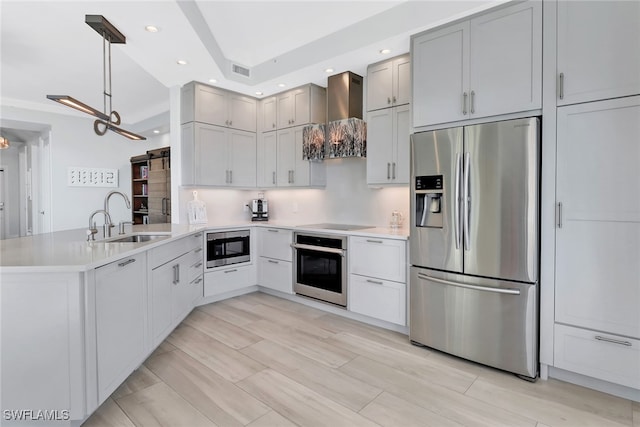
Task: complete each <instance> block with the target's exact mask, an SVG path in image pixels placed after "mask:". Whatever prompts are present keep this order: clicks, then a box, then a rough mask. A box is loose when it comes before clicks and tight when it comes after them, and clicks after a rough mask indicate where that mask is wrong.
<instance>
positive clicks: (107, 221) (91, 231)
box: [87, 209, 111, 242]
mask: <svg viewBox="0 0 640 427" xmlns="http://www.w3.org/2000/svg"><path fill="white" fill-rule="evenodd" d="M99 213H103V214H104V237H105V238H106V237H107V231H106V230H107V229H108V228H109V226H110V225H111V215H109V212H107V211H106V210H104V209H98V210H97V211H93V212H92V213H91V215H89V229H88V230H87V242H88V241H89V240H96V239H95V237H94V236H95V234H96V233H97V232H98V229H97V228H96V223H95V222H93V217H94V216H96V214H99Z"/></svg>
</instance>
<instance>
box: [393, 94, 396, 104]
mask: <svg viewBox="0 0 640 427" xmlns="http://www.w3.org/2000/svg"><path fill="white" fill-rule="evenodd" d="M393 103H394V104H395V103H396V97H395V96H394V97H393Z"/></svg>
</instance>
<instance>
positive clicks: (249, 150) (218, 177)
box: [182, 122, 256, 187]
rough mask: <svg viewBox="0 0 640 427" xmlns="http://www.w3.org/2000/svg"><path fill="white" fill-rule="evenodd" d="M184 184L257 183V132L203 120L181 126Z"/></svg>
mask: <svg viewBox="0 0 640 427" xmlns="http://www.w3.org/2000/svg"><path fill="white" fill-rule="evenodd" d="M182 137H183V139H182V149H183V151H182V166H183V168H182V169H183V184H184V185H203V186H205V185H211V186H226V187H255V186H256V134H255V133H253V132H245V131H240V130H235V129H228V128H224V127H221V126H213V125H208V124H203V123H197V122H195V123H187V124H185V125H183V126H182Z"/></svg>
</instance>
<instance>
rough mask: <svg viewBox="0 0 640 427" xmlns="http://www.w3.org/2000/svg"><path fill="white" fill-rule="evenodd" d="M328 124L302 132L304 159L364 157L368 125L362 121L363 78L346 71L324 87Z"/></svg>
mask: <svg viewBox="0 0 640 427" xmlns="http://www.w3.org/2000/svg"><path fill="white" fill-rule="evenodd" d="M327 86H328V87H327V110H328V111H327V120H328V122H329V123H328V124H327V125H326V126H325V125H324V124H320V125H310V126H306V127H305V128H304V129H303V156H304V158H305V159H306V160H321V159H323V158H330V159H331V158H342V157H366V155H367V125H366V123H365V122H364V120H362V86H363V79H362V76H359V75H357V74H354V73H352V72H350V71H345V72H343V73H341V74H336V75H333V76H330V77H329V79H328V84H327Z"/></svg>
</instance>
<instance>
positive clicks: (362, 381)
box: [83, 293, 640, 427]
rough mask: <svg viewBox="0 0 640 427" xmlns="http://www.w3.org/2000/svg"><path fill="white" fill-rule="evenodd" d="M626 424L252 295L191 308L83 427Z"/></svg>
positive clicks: (630, 421)
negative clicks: (177, 325)
mask: <svg viewBox="0 0 640 427" xmlns="http://www.w3.org/2000/svg"><path fill="white" fill-rule="evenodd" d="M296 425H298V426H331V427H337V426H378V425H379V426H394V427H395V426H402V427H404V426H461V425H462V426H487V427H495V426H532V427H545V426H550V427H554V426H567V427H571V426H580V427H582V426H594V427H595V426H597V427H601V426H618V427H620V426H628V427H629V426H630V427H640V404H639V403H635V402H632V401H629V400H625V399H621V398H617V397H613V396H610V395H607V394H604V393H599V392H596V391H593V390H590V389H586V388H582V387H579V386H575V385H572V384H568V383H564V382H561V381H556V380H549V381H538V382H537V383H534V384H531V383H528V382H525V381H523V380H520V379H518V378H516V377H515V376H513V375H511V374H507V373H504V372H501V371H497V370H494V369H491V368H487V367H483V366H480V365H477V364H474V363H470V362H467V361H464V360H460V359H457V358H454V357H451V356H448V355H445V354H442V353H439V352H435V351H430V350H428V349H425V348H420V347H416V346H413V345H411V344H410V342H409V340H408V338H407V336H406V335H402V334H399V333H396V332H391V331H388V330H385V329H381V328H376V327H373V326H369V325H366V324H363V323H360V322H357V321H354V320H350V319H345V318H343V317H340V316H337V315H334V314H329V313H326V312H324V311H320V310H317V309H314V308H311V307H308V306H305V305H302V304H298V303H295V302H291V301H288V300H284V299H280V298H277V297H274V296H271V295H267V294H264V293H253V294H249V295H243V296H240V297H236V298H232V299H229V300H226V301H221V302H217V303H213V304H209V305H206V306H202V307H198V308H197V309H195V310H194V311H193V312H192V313H191V314H190V315H189V317H187V319H185V320H184V322H182V324H181V325H180V326H179V327H178V328H177V329H176V330H175V331H174V332H173V333H172V334H171V335H170V336H169V337H168V338H167V339H166V341H165V342H164V343H162V344H161V345H160V347H158V349H156V351H155V352H154V353H153V354H152V355H151V356H150V357H149V358H148V359H147V360H146V361H145V362H144V364H143V365H142V366H141V367H140V368H139V369H138V370H137V371H136V372H134V373H133V374H131V376H130V377H129V378H128V379H127V381H126V382H125V383H124V384H123V385H122V386H121V387H120V388H118V390H116V391H115V392H114V393H113V394H112V395H111V397H110V398H109V399H107V400H106V401H105V402H104V404H103V405H102V406H101V407H100V408H99V409H98V410H97V411H96V412H95V413H94V414H93V415H92V416H91V418H89V419H88V420H87V421H86V422H85V423H84V424H83V426H85V427H108V426H145V427H146V426H171V427H179V426H185V427H198V426H250V427H262V426H296Z"/></svg>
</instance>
